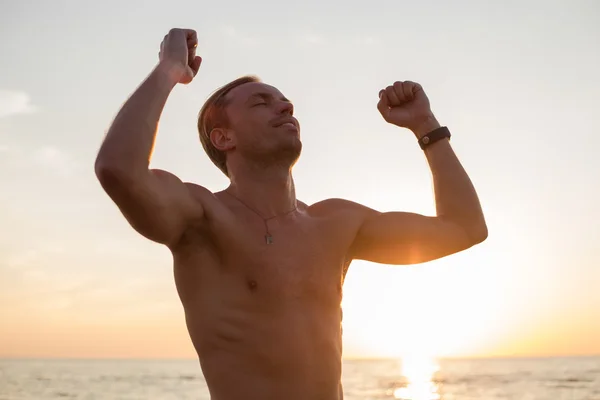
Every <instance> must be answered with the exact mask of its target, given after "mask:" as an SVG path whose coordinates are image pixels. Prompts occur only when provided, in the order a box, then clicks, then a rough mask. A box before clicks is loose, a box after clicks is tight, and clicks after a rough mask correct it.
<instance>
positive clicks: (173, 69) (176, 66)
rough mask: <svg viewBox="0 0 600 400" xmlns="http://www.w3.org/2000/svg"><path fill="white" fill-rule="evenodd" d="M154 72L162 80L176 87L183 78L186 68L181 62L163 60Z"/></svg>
mask: <svg viewBox="0 0 600 400" xmlns="http://www.w3.org/2000/svg"><path fill="white" fill-rule="evenodd" d="M153 72H154V73H155V75H156V76H157V78H158V79H159V80H160V81H161V82H163V83H165V84H166V85H169V86H171V87H174V86H175V85H177V83H179V81H180V80H181V77H182V76H183V74H184V73H185V70H184V68H183V67H182V65H181V64H180V63H175V62H172V61H167V60H161V61H160V62H159V63H158V65H157V66H156V68H155V69H154V71H153Z"/></svg>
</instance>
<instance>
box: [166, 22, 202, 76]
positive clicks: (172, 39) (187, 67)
mask: <svg viewBox="0 0 600 400" xmlns="http://www.w3.org/2000/svg"><path fill="white" fill-rule="evenodd" d="M197 46H198V36H197V34H196V31H194V30H192V29H171V30H170V31H169V33H168V34H167V35H166V36H165V38H164V39H163V41H162V43H161V44H160V52H159V53H158V58H159V60H160V62H161V63H163V64H167V65H168V66H169V71H170V72H172V73H173V74H174V75H175V76H174V78H175V79H176V80H177V82H179V83H183V84H188V83H190V82H191V81H192V80H193V79H194V77H195V76H196V74H197V73H198V69H199V68H200V63H202V58H200V57H199V56H197V55H196V47H197Z"/></svg>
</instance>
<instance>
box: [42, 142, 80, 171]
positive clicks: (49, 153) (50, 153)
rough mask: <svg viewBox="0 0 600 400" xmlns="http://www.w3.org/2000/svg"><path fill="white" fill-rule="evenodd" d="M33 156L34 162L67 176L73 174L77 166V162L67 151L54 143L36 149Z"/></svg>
mask: <svg viewBox="0 0 600 400" xmlns="http://www.w3.org/2000/svg"><path fill="white" fill-rule="evenodd" d="M31 157H32V161H33V163H35V164H37V165H39V166H41V167H45V168H48V169H51V170H53V171H55V172H57V173H59V174H61V175H65V176H68V175H71V174H72V173H73V171H74V169H75V167H76V163H75V162H74V160H72V159H71V157H69V155H68V154H67V153H65V152H63V151H62V150H60V149H59V148H58V147H56V146H52V145H48V146H43V147H40V148H38V149H36V150H35V151H34V152H33V153H32V154H31Z"/></svg>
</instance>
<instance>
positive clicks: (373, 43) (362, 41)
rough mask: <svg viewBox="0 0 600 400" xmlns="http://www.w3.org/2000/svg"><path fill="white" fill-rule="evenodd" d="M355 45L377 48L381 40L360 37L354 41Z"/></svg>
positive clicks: (372, 37) (371, 37)
mask: <svg viewBox="0 0 600 400" xmlns="http://www.w3.org/2000/svg"><path fill="white" fill-rule="evenodd" d="M355 42H356V44H358V45H363V46H377V45H380V44H381V40H379V38H377V37H374V36H361V37H357V38H356V39H355Z"/></svg>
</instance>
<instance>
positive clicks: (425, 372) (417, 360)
mask: <svg viewBox="0 0 600 400" xmlns="http://www.w3.org/2000/svg"><path fill="white" fill-rule="evenodd" d="M439 369H440V367H439V365H438V364H437V362H436V361H435V360H434V359H433V358H430V357H428V356H415V355H412V356H405V357H404V358H402V360H401V374H402V377H403V378H404V379H403V380H402V381H401V382H402V383H401V384H400V385H399V386H398V387H396V388H395V389H394V390H393V393H392V395H393V396H394V398H395V399H398V400H438V399H440V394H439V388H438V385H437V383H436V381H435V379H434V377H435V374H436V373H437V372H438V371H439Z"/></svg>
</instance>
